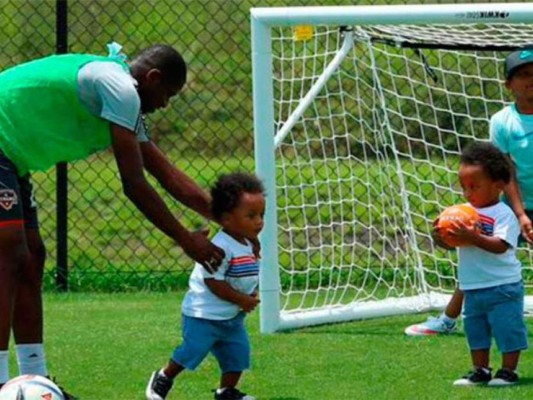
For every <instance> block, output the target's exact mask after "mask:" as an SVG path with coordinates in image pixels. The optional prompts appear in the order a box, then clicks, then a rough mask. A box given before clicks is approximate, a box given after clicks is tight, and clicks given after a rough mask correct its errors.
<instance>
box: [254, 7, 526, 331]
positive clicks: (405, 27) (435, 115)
mask: <svg viewBox="0 0 533 400" xmlns="http://www.w3.org/2000/svg"><path fill="white" fill-rule="evenodd" d="M251 20H252V52H253V56H252V57H253V87H254V94H253V99H254V131H255V159H256V169H257V173H258V175H259V176H260V177H261V178H262V179H263V181H264V183H265V187H266V190H267V212H266V217H265V228H264V231H263V233H262V236H261V242H262V246H263V250H262V256H263V259H262V266H261V288H260V290H261V330H262V332H274V331H277V330H282V329H290V328H297V327H302V326H308V325H314V324H322V323H330V322H338V321H346V320H352V319H361V318H370V317H377V316H387V315H395V314H405V313H414V312H421V311H428V310H436V309H441V308H443V306H445V305H446V303H447V301H448V299H449V297H450V294H451V293H452V292H453V290H454V288H455V285H456V255H455V252H448V251H443V250H442V249H439V248H437V247H436V246H434V244H433V243H432V240H431V234H430V232H431V227H432V222H433V220H434V219H435V217H436V216H437V215H438V213H439V212H440V211H441V210H442V209H443V208H444V207H446V206H449V205H452V204H456V203H459V202H464V199H463V198H462V196H461V192H460V190H459V187H458V183H457V175H456V171H457V168H458V155H459V153H460V151H461V149H462V148H463V146H465V145H466V144H467V143H469V142H470V141H472V140H487V139H488V137H489V132H488V123H489V119H490V117H491V115H492V114H494V113H495V112H497V111H498V110H500V109H501V108H502V107H503V106H505V105H506V104H508V103H509V101H510V100H511V98H510V95H509V94H508V93H507V90H506V89H505V86H504V84H503V83H504V74H503V60H504V58H505V56H506V55H507V54H508V52H510V51H512V50H515V49H518V48H520V47H522V46H524V45H525V44H528V43H531V42H533V4H528V3H520V4H495V3H493V4H448V5H405V6H347V7H289V8H254V9H252V10H251ZM532 156H533V155H532ZM519 254H520V257H521V259H522V261H523V264H524V267H525V268H524V276H525V279H526V282H527V283H528V286H529V288H532V287H533V286H532V285H533V270H532V268H531V265H532V262H531V259H532V257H531V255H532V254H533V253H532V252H531V251H530V250H528V249H527V248H522V249H520V250H519ZM526 303H527V305H528V306H529V307H531V305H532V304H531V303H530V300H529V299H528V300H527V301H526Z"/></svg>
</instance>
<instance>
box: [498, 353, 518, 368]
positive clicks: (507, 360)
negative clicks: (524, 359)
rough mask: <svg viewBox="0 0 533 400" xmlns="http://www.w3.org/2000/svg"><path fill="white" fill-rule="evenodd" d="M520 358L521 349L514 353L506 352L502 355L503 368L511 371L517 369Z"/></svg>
mask: <svg viewBox="0 0 533 400" xmlns="http://www.w3.org/2000/svg"><path fill="white" fill-rule="evenodd" d="M519 359H520V351H513V352H512V353H504V354H503V355H502V369H506V370H509V371H513V372H514V370H516V367H517V366H518V360H519Z"/></svg>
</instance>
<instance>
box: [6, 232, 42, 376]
mask: <svg viewBox="0 0 533 400" xmlns="http://www.w3.org/2000/svg"><path fill="white" fill-rule="evenodd" d="M26 237H27V241H28V249H29V254H28V257H27V261H26V265H25V268H24V271H23V273H22V274H21V276H20V279H19V282H18V287H17V294H16V297H15V308H14V314H13V334H14V336H15V342H16V344H17V346H16V350H17V360H18V364H19V371H20V374H21V375H25V374H33V375H42V376H47V375H48V371H47V369H46V359H45V355H44V347H43V305H42V295H41V288H42V281H43V270H44V261H45V256H46V253H45V249H44V244H43V241H42V239H41V236H40V234H39V230H38V228H34V229H26Z"/></svg>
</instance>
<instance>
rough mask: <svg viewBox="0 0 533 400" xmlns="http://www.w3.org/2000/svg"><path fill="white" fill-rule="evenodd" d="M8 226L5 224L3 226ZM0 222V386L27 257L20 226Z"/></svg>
mask: <svg viewBox="0 0 533 400" xmlns="http://www.w3.org/2000/svg"><path fill="white" fill-rule="evenodd" d="M7 225H10V224H9V223H6V224H5V225H4V226H7ZM1 227H2V221H0V385H2V384H4V383H5V382H7V381H8V380H9V367H8V345H9V336H10V333H11V324H12V320H13V306H14V299H15V288H16V286H17V285H16V282H17V274H18V273H19V272H20V271H22V270H23V268H24V262H25V260H26V256H27V247H26V240H25V235H24V230H23V229H22V225H20V228H19V229H13V228H6V229H2V228H1Z"/></svg>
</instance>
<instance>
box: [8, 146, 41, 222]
mask: <svg viewBox="0 0 533 400" xmlns="http://www.w3.org/2000/svg"><path fill="white" fill-rule="evenodd" d="M38 227H39V222H38V219H37V203H36V202H35V198H34V194H33V186H32V184H31V181H30V175H29V174H27V175H25V176H23V177H20V176H18V173H17V167H16V166H15V164H13V163H12V162H11V161H10V160H9V159H8V158H7V157H6V156H5V155H4V153H2V152H1V151H0V229H13V228H15V229H16V228H20V229H37V228H38Z"/></svg>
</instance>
